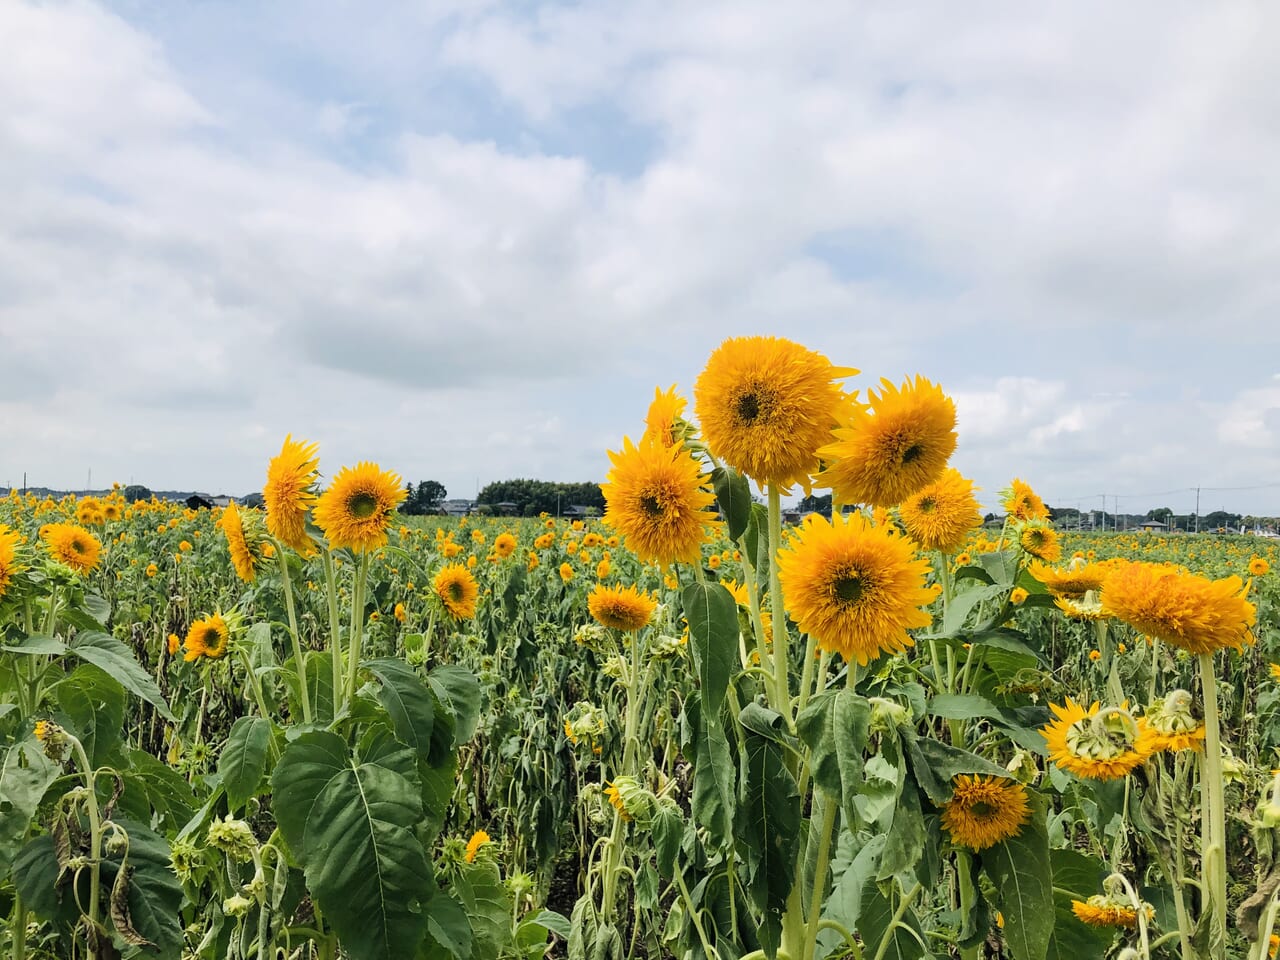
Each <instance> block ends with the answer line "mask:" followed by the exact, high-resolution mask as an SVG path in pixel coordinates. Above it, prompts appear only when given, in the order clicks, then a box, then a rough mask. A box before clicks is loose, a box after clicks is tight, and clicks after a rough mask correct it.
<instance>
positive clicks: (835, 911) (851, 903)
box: [819, 833, 885, 946]
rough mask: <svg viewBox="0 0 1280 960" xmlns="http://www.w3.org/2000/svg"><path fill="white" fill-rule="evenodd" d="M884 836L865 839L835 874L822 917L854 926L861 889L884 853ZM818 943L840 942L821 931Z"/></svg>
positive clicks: (859, 908)
mask: <svg viewBox="0 0 1280 960" xmlns="http://www.w3.org/2000/svg"><path fill="white" fill-rule="evenodd" d="M884 844H885V835H884V834H883V833H881V834H877V835H876V836H874V837H870V838H868V839H867V842H866V843H864V844H863V845H862V848H861V849H859V850H858V852H857V854H856V855H855V856H854V858H853V859H852V860H851V861H849V865H848V866H847V867H846V868H845V869H844V870H843V871H842V872H841V873H840V875H839V876H838V877H836V882H835V884H834V886H832V888H831V895H830V896H828V897H827V902H826V903H825V904H824V905H823V908H822V916H823V918H824V919H828V920H834V921H835V922H836V923H838V924H840V925H841V926H842V927H844V928H845V929H846V930H856V929H857V928H858V918H859V916H860V915H861V913H862V897H863V891H864V890H865V889H866V887H867V884H868V883H870V882H871V878H872V877H874V876H875V875H876V872H877V865H878V864H879V862H880V855H881V853H883V852H884ZM819 940H820V942H822V943H826V944H830V945H832V946H835V945H836V944H837V943H843V942H844V941H843V940H841V939H840V938H839V936H838V935H837V934H834V933H827V932H824V933H823V934H822V935H821V936H820V938H819Z"/></svg>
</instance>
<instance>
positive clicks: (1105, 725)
mask: <svg viewBox="0 0 1280 960" xmlns="http://www.w3.org/2000/svg"><path fill="white" fill-rule="evenodd" d="M1049 709H1050V710H1052V711H1053V713H1054V715H1055V716H1056V717H1057V718H1058V719H1056V720H1054V721H1052V722H1051V723H1049V724H1048V725H1047V726H1044V727H1041V728H1040V734H1041V736H1043V737H1044V739H1045V743H1046V744H1047V745H1048V747H1049V759H1051V760H1052V761H1053V762H1054V763H1056V764H1057V765H1058V767H1059V768H1061V769H1063V770H1066V771H1068V772H1070V773H1074V774H1075V775H1076V776H1078V777H1086V778H1088V779H1091V780H1118V779H1119V778H1120V777H1124V776H1128V774H1129V772H1130V771H1132V770H1133V769H1134V768H1135V767H1137V766H1140V765H1141V764H1142V763H1143V762H1144V761H1145V760H1146V759H1147V757H1149V756H1151V754H1153V753H1155V752H1156V750H1158V749H1159V746H1158V742H1157V735H1156V733H1155V732H1154V731H1153V730H1151V728H1150V727H1148V726H1147V723H1146V721H1145V720H1143V719H1142V718H1139V719H1138V720H1133V719H1132V718H1131V717H1129V715H1128V713H1127V712H1126V711H1124V710H1123V709H1122V708H1121V709H1115V710H1108V711H1107V712H1106V714H1100V713H1099V710H1098V704H1097V703H1096V702H1095V703H1094V704H1093V705H1092V706H1091V707H1089V709H1088V710H1086V709H1085V708H1084V707H1082V706H1081V705H1080V704H1078V703H1076V702H1075V701H1074V700H1072V699H1071V698H1070V697H1068V698H1067V702H1066V704H1065V705H1064V706H1061V707H1060V706H1058V705H1057V704H1056V703H1051V704H1049Z"/></svg>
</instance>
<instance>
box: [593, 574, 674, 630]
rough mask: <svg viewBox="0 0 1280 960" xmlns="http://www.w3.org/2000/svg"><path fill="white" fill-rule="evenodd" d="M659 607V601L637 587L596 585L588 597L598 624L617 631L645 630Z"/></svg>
mask: <svg viewBox="0 0 1280 960" xmlns="http://www.w3.org/2000/svg"><path fill="white" fill-rule="evenodd" d="M657 607H658V601H657V600H655V599H653V597H651V596H649V595H648V594H646V593H641V592H640V591H639V590H637V589H636V587H635V586H634V585H633V586H630V587H606V586H604V585H603V584H596V587H595V589H594V590H592V591H591V595H590V596H588V597H587V609H588V610H589V611H590V612H591V616H593V617H594V618H595V619H596V621H597V622H598V623H601V624H603V625H604V626H606V627H613V628H614V629H615V630H643V629H644V628H645V627H646V626H648V625H649V618H650V617H652V616H653V611H654V610H656V609H657Z"/></svg>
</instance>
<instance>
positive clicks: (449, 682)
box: [427, 666, 480, 747]
mask: <svg viewBox="0 0 1280 960" xmlns="http://www.w3.org/2000/svg"><path fill="white" fill-rule="evenodd" d="M427 682H428V683H429V684H430V685H431V691H432V693H434V694H435V695H436V698H437V699H438V700H439V701H440V702H441V703H443V704H444V705H445V706H446V707H448V708H449V711H450V713H452V714H453V745H454V746H455V747H460V746H462V745H463V744H464V743H466V742H467V741H468V740H470V739H471V738H472V736H474V735H475V732H476V726H477V725H478V724H479V722H480V681H479V680H478V679H476V675H475V674H474V673H472V672H471V671H470V670H468V669H466V668H465V667H454V666H446V667H436V668H435V669H434V670H432V671H431V673H430V674H428V675H427Z"/></svg>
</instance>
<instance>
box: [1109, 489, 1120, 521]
mask: <svg viewBox="0 0 1280 960" xmlns="http://www.w3.org/2000/svg"><path fill="white" fill-rule="evenodd" d="M1111 496H1112V497H1113V499H1114V500H1115V504H1116V522H1115V523H1113V524H1112V527H1113V528H1115V529H1116V530H1119V529H1120V494H1118V493H1113V494H1112V495H1111Z"/></svg>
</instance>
